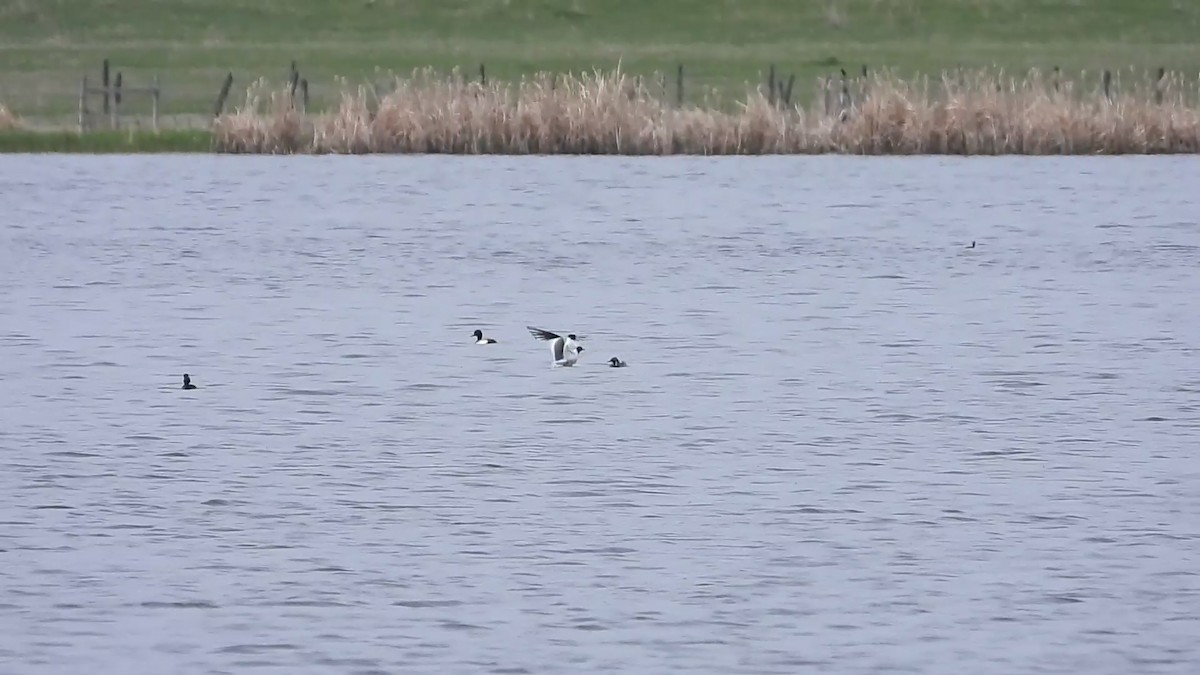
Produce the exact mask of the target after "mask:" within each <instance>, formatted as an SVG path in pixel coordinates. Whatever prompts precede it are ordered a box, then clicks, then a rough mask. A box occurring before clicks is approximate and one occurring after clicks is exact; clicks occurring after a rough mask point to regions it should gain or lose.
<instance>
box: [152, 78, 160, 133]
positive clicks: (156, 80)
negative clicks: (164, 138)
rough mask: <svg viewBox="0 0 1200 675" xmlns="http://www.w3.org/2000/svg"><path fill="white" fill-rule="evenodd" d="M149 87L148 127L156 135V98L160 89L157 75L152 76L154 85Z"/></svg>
mask: <svg viewBox="0 0 1200 675" xmlns="http://www.w3.org/2000/svg"><path fill="white" fill-rule="evenodd" d="M151 87H152V88H151V90H150V97H151V98H150V125H151V127H152V128H153V129H154V133H156V134H157V133H158V96H159V92H160V89H159V86H158V75H155V76H154V83H153V84H152V85H151Z"/></svg>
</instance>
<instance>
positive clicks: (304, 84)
mask: <svg viewBox="0 0 1200 675" xmlns="http://www.w3.org/2000/svg"><path fill="white" fill-rule="evenodd" d="M300 106H301V107H300V113H301V114H307V113H308V78H307V77H302V78H300Z"/></svg>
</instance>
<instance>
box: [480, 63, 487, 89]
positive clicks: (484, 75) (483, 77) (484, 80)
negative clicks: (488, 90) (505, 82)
mask: <svg viewBox="0 0 1200 675" xmlns="http://www.w3.org/2000/svg"><path fill="white" fill-rule="evenodd" d="M479 84H480V86H484V87H486V86H487V70H485V69H484V67H483V64H482V63H481V64H479Z"/></svg>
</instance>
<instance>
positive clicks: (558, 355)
mask: <svg viewBox="0 0 1200 675" xmlns="http://www.w3.org/2000/svg"><path fill="white" fill-rule="evenodd" d="M526 328H528V329H529V334H530V335H532V336H533V337H534V338H535V339H538V340H545V341H548V342H549V343H550V357H551V358H552V359H554V365H556V366H573V365H575V362H576V361H578V360H579V355H580V354H581V353H583V347H581V346H580V345H579V343H578V342H576V339H577V338H576V336H575V334H574V333H568V334H567V336H566V337H563V336H561V335H559V334H558V333H551V332H550V331H548V330H542V329H541V328H534V327H533V326H526Z"/></svg>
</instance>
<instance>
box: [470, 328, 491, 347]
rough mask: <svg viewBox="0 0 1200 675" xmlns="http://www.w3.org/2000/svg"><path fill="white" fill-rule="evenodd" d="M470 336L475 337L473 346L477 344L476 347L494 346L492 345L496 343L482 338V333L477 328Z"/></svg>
mask: <svg viewBox="0 0 1200 675" xmlns="http://www.w3.org/2000/svg"><path fill="white" fill-rule="evenodd" d="M471 335H474V336H475V344H477V345H494V344H496V341H495V340H493V339H492V338H485V337H483V331H481V330H479V329H478V328H476V329H475V332H474V333H471Z"/></svg>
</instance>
